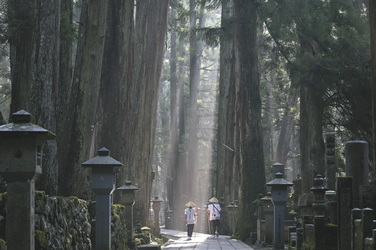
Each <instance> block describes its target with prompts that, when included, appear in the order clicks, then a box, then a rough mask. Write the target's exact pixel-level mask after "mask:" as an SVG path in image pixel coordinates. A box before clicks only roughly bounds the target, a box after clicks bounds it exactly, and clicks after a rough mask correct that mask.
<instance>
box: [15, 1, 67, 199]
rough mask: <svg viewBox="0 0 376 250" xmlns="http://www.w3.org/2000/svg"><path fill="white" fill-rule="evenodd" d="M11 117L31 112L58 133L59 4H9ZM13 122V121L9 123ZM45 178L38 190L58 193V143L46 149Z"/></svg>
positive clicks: (49, 144) (41, 179)
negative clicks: (21, 112)
mask: <svg viewBox="0 0 376 250" xmlns="http://www.w3.org/2000/svg"><path fill="white" fill-rule="evenodd" d="M8 4H9V5H8V7H9V30H12V33H11V34H10V37H11V38H10V41H9V42H10V63H11V81H12V102H11V112H10V113H11V114H12V113H13V112H16V111H18V110H20V109H24V110H26V111H28V112H30V113H31V114H32V115H33V116H34V118H35V120H34V121H33V122H34V123H36V124H38V125H40V126H42V127H44V128H46V129H48V130H51V131H52V132H54V133H56V129H57V128H56V110H57V108H58V107H57V103H58V79H59V78H58V76H59V26H60V0H54V1H50V2H48V3H44V2H42V1H9V2H8ZM10 120H11V119H10ZM43 151H44V157H43V175H42V177H41V178H40V179H39V181H38V182H37V188H38V189H43V190H45V191H46V192H47V193H48V194H56V192H57V166H58V162H57V143H56V140H51V141H48V142H45V143H44V145H43Z"/></svg>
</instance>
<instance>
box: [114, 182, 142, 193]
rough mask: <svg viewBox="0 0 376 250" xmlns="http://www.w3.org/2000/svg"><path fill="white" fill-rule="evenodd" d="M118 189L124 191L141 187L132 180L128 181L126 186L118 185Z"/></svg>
mask: <svg viewBox="0 0 376 250" xmlns="http://www.w3.org/2000/svg"><path fill="white" fill-rule="evenodd" d="M116 190H118V191H123V192H132V191H138V190H139V188H138V187H136V186H133V185H132V182H131V181H126V182H125V185H124V186H121V187H118V188H117V189H116Z"/></svg>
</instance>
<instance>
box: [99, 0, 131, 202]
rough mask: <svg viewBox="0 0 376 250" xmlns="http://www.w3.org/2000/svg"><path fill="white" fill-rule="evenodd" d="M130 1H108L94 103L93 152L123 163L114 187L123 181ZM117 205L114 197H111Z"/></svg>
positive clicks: (129, 44)
mask: <svg viewBox="0 0 376 250" xmlns="http://www.w3.org/2000/svg"><path fill="white" fill-rule="evenodd" d="M133 7H134V3H133V0H126V1H124V0H111V1H109V3H108V10H107V28H106V41H105V44H104V55H103V63H102V65H103V66H102V75H101V85H100V90H99V99H98V111H97V114H98V119H99V122H98V124H97V126H96V127H95V130H96V131H99V132H98V138H97V140H96V143H95V148H96V149H99V148H102V147H106V148H108V149H109V150H110V151H111V157H113V158H115V159H116V160H118V161H120V162H121V163H123V164H124V165H125V166H124V167H121V168H120V169H119V171H118V173H117V178H116V186H117V187H119V186H123V185H124V183H125V181H127V158H126V157H125V152H126V148H128V147H131V145H129V144H127V137H126V129H127V126H128V121H129V117H130V100H131V83H132V82H131V81H132V70H131V69H132V38H133ZM114 198H115V199H114V200H115V202H116V201H118V197H117V193H115V196H114Z"/></svg>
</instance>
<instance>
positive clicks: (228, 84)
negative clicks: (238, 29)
mask: <svg viewBox="0 0 376 250" xmlns="http://www.w3.org/2000/svg"><path fill="white" fill-rule="evenodd" d="M231 17H232V2H231V1H229V3H228V4H227V5H223V6H222V20H221V23H222V25H221V26H222V29H223V32H224V33H223V35H222V36H221V45H220V48H221V51H220V76H219V97H218V132H217V145H218V148H217V171H216V180H217V181H216V191H217V192H216V193H217V196H218V197H224V203H225V204H231V202H234V201H235V200H236V199H237V196H236V195H235V194H237V192H236V190H237V188H238V187H237V185H236V183H237V180H236V179H235V177H236V175H235V174H234V169H236V168H237V166H236V153H237V151H236V147H237V146H236V141H235V138H236V135H235V126H234V125H235V78H234V77H235V73H234V45H233V39H229V38H228V36H229V34H228V33H230V30H229V27H228V26H226V21H228V20H229V19H230V18H231ZM225 212H226V210H225V209H224V210H223V212H222V213H221V216H224V217H226V215H227V214H226V213H225ZM221 229H222V230H223V233H229V230H230V229H229V221H228V220H226V218H223V220H222V225H221ZM231 233H232V232H231Z"/></svg>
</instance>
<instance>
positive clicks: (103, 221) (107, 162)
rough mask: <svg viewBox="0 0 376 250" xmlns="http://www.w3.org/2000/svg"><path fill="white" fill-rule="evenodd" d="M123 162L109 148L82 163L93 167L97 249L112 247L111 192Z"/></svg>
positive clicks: (100, 150)
mask: <svg viewBox="0 0 376 250" xmlns="http://www.w3.org/2000/svg"><path fill="white" fill-rule="evenodd" d="M122 165H123V164H121V163H120V162H118V161H117V160H115V159H114V158H112V157H111V156H110V151H109V150H108V149H107V148H101V149H99V150H98V156H96V157H94V158H92V159H90V160H88V161H86V162H84V163H82V166H83V167H90V168H92V188H93V192H94V193H95V198H96V206H95V212H96V221H95V249H101V250H102V249H103V250H107V249H108V250H109V249H111V203H112V202H111V194H112V192H113V191H114V189H115V183H114V170H115V168H118V167H121V166H122Z"/></svg>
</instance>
